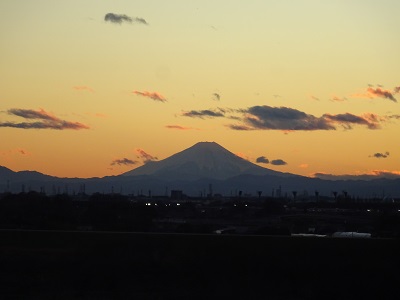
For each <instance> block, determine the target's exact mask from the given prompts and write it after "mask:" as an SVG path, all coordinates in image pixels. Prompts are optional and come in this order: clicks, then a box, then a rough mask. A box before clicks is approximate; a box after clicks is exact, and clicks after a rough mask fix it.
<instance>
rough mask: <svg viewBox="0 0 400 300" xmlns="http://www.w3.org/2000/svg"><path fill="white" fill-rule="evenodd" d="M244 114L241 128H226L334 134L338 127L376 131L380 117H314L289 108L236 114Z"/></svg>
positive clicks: (248, 110) (263, 109) (239, 126)
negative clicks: (327, 132) (323, 131)
mask: <svg viewBox="0 0 400 300" xmlns="http://www.w3.org/2000/svg"><path fill="white" fill-rule="evenodd" d="M236 112H241V113H243V118H242V119H241V120H242V122H243V123H244V124H235V125H228V127H229V128H231V129H233V130H255V129H261V130H283V131H295V130H304V131H310V130H336V129H337V126H338V125H339V126H342V127H344V128H346V129H352V125H365V126H367V127H368V128H369V129H378V128H379V126H380V124H379V123H380V122H381V121H383V120H384V119H382V118H381V117H379V116H377V115H374V114H365V115H362V116H356V115H353V114H350V113H344V114H337V115H331V114H324V115H322V116H321V117H316V116H313V115H311V114H306V113H304V112H302V111H299V110H297V109H293V108H288V107H270V106H267V105H264V106H253V107H250V108H248V109H246V110H236Z"/></svg>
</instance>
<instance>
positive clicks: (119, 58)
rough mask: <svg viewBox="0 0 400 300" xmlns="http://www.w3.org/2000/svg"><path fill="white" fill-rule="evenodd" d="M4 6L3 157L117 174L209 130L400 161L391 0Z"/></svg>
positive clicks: (295, 149)
mask: <svg viewBox="0 0 400 300" xmlns="http://www.w3.org/2000/svg"><path fill="white" fill-rule="evenodd" d="M0 11H1V17H0V38H1V40H0V41H1V47H0V79H1V80H0V137H1V143H0V165H2V166H5V167H8V168H10V169H12V170H14V171H20V170H37V171H39V172H42V173H45V174H49V175H54V176H60V177H102V176H106V175H117V174H121V173H123V172H126V171H128V170H131V169H133V168H136V167H138V166H140V165H142V164H143V163H145V162H147V161H149V160H157V159H158V160H159V159H164V158H166V157H168V156H170V155H172V154H174V153H176V152H178V151H181V150H183V149H185V148H188V147H190V146H191V145H193V144H194V143H196V142H200V141H215V142H217V143H219V144H220V145H222V146H223V147H225V148H227V149H228V150H230V151H231V152H233V153H235V154H237V155H239V156H241V157H243V158H246V159H248V160H250V161H251V162H254V163H256V162H257V161H258V162H259V163H258V164H259V165H260V166H263V167H267V168H270V169H274V170H278V171H283V172H291V173H295V174H301V175H306V176H314V175H315V174H316V173H324V174H333V175H342V174H375V175H379V174H382V173H392V174H400V159H399V158H400V149H399V145H400V143H399V142H400V137H399V132H400V109H399V105H400V104H399V103H398V102H399V101H400V76H399V74H400V56H399V53H400V38H399V37H400V18H399V17H398V14H399V12H400V1H398V0H379V1H378V0H330V1H328V0H296V1H293V0H290V1H289V0H276V1H274V0H258V1H257V0H248V1H235V0H219V1H215V0H212V1H211V0H191V1H185V0H169V1H161V0H158V1H155V0H143V1H139V0H137V1H132V0H125V1H122V0H120V1H118V0H104V1H98V0H85V1H82V0H79V1H78V0H68V1H54V0H35V1H28V0H2V1H0ZM106 16H107V17H106Z"/></svg>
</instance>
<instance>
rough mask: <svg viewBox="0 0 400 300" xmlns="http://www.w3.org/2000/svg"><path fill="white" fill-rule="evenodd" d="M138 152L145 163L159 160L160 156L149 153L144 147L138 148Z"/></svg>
mask: <svg viewBox="0 0 400 300" xmlns="http://www.w3.org/2000/svg"><path fill="white" fill-rule="evenodd" d="M136 152H137V153H138V158H140V159H141V160H142V161H143V163H145V164H147V163H148V162H150V161H155V160H158V158H157V157H156V156H153V155H151V154H149V153H147V152H146V151H144V150H143V149H140V148H137V149H136Z"/></svg>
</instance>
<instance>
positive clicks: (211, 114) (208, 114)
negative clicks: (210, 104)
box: [182, 109, 225, 119]
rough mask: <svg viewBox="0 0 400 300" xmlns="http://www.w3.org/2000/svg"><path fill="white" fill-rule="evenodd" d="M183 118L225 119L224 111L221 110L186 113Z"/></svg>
mask: <svg viewBox="0 0 400 300" xmlns="http://www.w3.org/2000/svg"><path fill="white" fill-rule="evenodd" d="M182 116H184V117H190V118H200V119H204V118H220V117H225V113H224V111H221V110H220V109H218V110H212V109H205V110H191V111H185V112H183V113H182Z"/></svg>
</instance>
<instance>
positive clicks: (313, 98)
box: [310, 95, 320, 101]
mask: <svg viewBox="0 0 400 300" xmlns="http://www.w3.org/2000/svg"><path fill="white" fill-rule="evenodd" d="M310 99H311V100H314V101H319V100H320V99H319V98H318V97H315V96H314V95H310Z"/></svg>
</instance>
